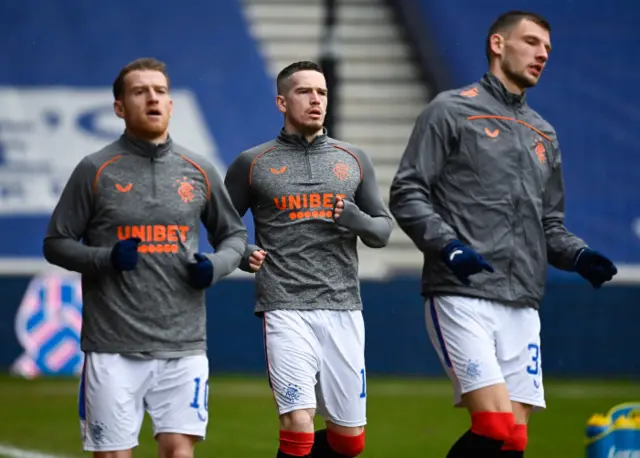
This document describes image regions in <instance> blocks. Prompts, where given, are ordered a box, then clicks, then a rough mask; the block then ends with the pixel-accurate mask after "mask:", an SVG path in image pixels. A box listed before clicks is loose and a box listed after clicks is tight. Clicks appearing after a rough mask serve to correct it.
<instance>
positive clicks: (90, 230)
mask: <svg viewBox="0 0 640 458" xmlns="http://www.w3.org/2000/svg"><path fill="white" fill-rule="evenodd" d="M114 96H115V99H116V101H115V111H116V114H117V115H118V116H119V117H121V118H123V119H124V122H125V126H126V131H125V133H124V134H123V135H122V137H121V138H120V139H119V140H117V141H115V142H113V143H111V144H110V145H108V146H106V147H105V148H103V149H102V150H101V151H98V152H96V153H93V154H90V155H88V156H86V157H85V158H84V159H83V160H82V161H81V162H80V163H79V164H78V166H77V167H76V169H75V170H74V171H73V173H72V175H71V177H70V178H69V181H68V183H67V185H66V187H65V189H64V191H63V193H62V196H61V197H60V201H59V203H58V205H57V206H56V208H55V210H54V212H53V215H52V216H51V221H50V224H49V229H48V231H47V235H46V238H45V240H44V255H45V257H46V259H47V260H48V261H49V262H51V263H52V264H56V265H58V266H61V267H63V268H65V269H68V270H71V271H75V272H79V273H81V274H82V292H83V311H82V312H83V313H82V315H83V323H82V336H81V346H82V350H83V351H84V352H85V362H84V368H83V376H82V380H81V387H80V402H79V406H80V411H79V415H80V421H81V424H82V431H83V437H82V440H83V444H84V449H85V450H90V451H93V452H95V453H98V454H100V453H103V452H113V456H114V457H116V458H117V457H123V458H124V457H127V456H130V451H131V449H132V448H134V447H135V446H136V445H137V444H138V432H139V431H140V426H141V424H142V419H143V415H144V411H145V409H146V410H147V412H148V413H149V414H150V416H151V419H152V421H153V427H154V434H155V436H156V439H157V441H158V446H159V456H164V457H168V456H177V455H179V456H184V457H188V456H192V455H193V444H194V442H195V441H196V440H198V439H202V438H204V436H205V433H206V428H207V421H208V414H207V412H206V407H207V400H206V396H207V393H208V389H207V386H208V380H209V365H208V360H207V355H206V350H207V345H206V324H205V323H206V317H205V290H206V288H208V287H209V286H210V285H211V284H213V283H215V282H217V281H219V280H220V279H222V278H223V277H225V276H226V275H228V274H230V273H231V272H232V271H233V270H235V269H236V267H238V265H239V264H240V261H241V258H242V255H243V253H244V251H245V249H246V245H247V232H246V229H245V227H244V225H243V224H242V220H241V219H240V216H239V215H238V213H237V212H236V210H235V209H234V207H233V204H232V203H231V200H230V198H229V196H228V194H227V192H226V188H225V186H224V184H223V182H222V177H221V176H220V174H219V173H218V172H217V171H216V169H215V168H214V166H213V165H212V164H211V162H210V161H209V160H207V159H206V158H204V157H202V156H198V155H195V154H193V153H191V152H189V151H187V150H185V149H184V148H182V147H180V146H179V145H176V144H175V143H174V142H173V141H172V140H171V138H170V137H169V135H168V131H167V129H168V123H169V118H170V115H171V109H172V102H171V98H170V96H169V83H168V78H167V76H166V69H165V66H164V64H163V63H161V62H158V61H156V60H154V59H140V60H137V61H134V62H132V63H131V64H129V65H127V66H126V67H125V68H124V69H123V70H122V71H121V73H120V75H119V76H118V78H117V79H116V81H115V83H114ZM201 222H202V223H203V224H204V226H205V228H206V230H207V232H208V234H209V240H210V242H211V245H212V246H213V247H214V248H215V253H213V254H204V253H200V252H198V240H199V236H198V233H199V229H200V223H201Z"/></svg>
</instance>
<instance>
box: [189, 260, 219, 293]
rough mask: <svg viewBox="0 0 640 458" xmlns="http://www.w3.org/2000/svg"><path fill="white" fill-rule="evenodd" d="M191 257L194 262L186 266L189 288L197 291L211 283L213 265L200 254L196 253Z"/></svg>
mask: <svg viewBox="0 0 640 458" xmlns="http://www.w3.org/2000/svg"><path fill="white" fill-rule="evenodd" d="M193 257H194V258H195V260H196V262H195V263H191V264H189V265H188V266H187V270H188V271H189V278H190V280H191V286H193V287H194V288H197V289H205V288H208V287H209V286H211V282H212V281H213V264H212V263H211V261H210V260H209V258H207V257H206V256H205V255H203V254H202V253H196V254H194V255H193Z"/></svg>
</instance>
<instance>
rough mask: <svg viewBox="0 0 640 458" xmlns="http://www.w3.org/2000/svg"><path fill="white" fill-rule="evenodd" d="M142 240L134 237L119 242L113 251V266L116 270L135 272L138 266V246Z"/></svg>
mask: <svg viewBox="0 0 640 458" xmlns="http://www.w3.org/2000/svg"><path fill="white" fill-rule="evenodd" d="M140 242H141V240H140V239H139V238H137V237H132V238H129V239H126V240H120V241H118V242H117V243H116V244H115V245H114V246H113V248H112V249H111V264H113V267H115V269H116V270H118V271H120V272H123V271H125V270H133V269H135V268H136V265H137V264H138V244H139V243H140Z"/></svg>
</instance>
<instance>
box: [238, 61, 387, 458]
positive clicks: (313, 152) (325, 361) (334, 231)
mask: <svg viewBox="0 0 640 458" xmlns="http://www.w3.org/2000/svg"><path fill="white" fill-rule="evenodd" d="M277 105H278V108H279V110H280V111H281V112H282V113H283V114H284V128H283V129H282V131H281V133H280V135H279V136H278V137H277V138H276V139H275V140H273V141H270V142H268V143H265V144H263V145H259V146H257V147H255V148H252V149H250V150H248V151H245V152H243V153H242V154H240V155H239V156H238V158H237V159H236V160H235V161H234V162H233V163H232V164H231V165H230V166H229V170H228V171H227V176H226V178H225V183H226V185H227V187H228V189H229V195H230V196H231V199H232V200H233V203H234V205H235V206H236V209H237V210H238V212H239V213H240V214H241V215H244V214H245V213H246V212H247V210H249V209H251V212H252V213H253V219H254V222H255V227H256V243H257V244H258V245H257V246H249V248H248V249H247V253H246V255H245V259H244V261H243V264H242V266H241V268H243V269H244V270H246V271H249V272H256V307H255V311H256V313H258V314H259V315H261V316H262V317H263V320H264V332H265V346H266V353H267V368H268V371H269V381H270V384H271V387H272V389H273V393H274V397H275V400H276V403H277V406H278V413H279V415H280V447H279V450H278V457H279V458H285V457H291V456H296V457H298V456H310V454H311V451H312V448H313V457H314V458H322V457H327V458H329V457H336V456H340V457H344V456H347V457H354V456H356V455H358V454H359V453H360V452H362V450H363V448H364V426H365V424H366V381H365V376H366V373H365V361H364V340H365V339H364V322H363V318H362V312H361V310H362V301H361V298H360V284H359V280H358V254H357V239H358V237H359V238H360V239H361V240H362V241H363V243H365V244H366V245H368V246H370V247H375V248H381V247H383V246H385V245H386V244H387V241H388V240H389V235H390V234H391V229H392V227H393V224H392V222H393V220H392V217H391V214H390V213H389V211H388V210H387V208H386V206H385V204H384V202H383V200H382V198H381V196H380V192H379V188H378V184H377V182H376V177H375V172H374V168H373V165H372V163H371V160H370V159H369V157H368V156H367V154H365V152H364V151H362V150H361V149H360V148H358V147H357V146H355V145H351V144H348V143H344V142H340V141H337V140H334V139H332V138H330V137H328V136H327V133H326V131H324V130H323V127H322V126H323V122H324V116H325V113H326V111H325V110H326V106H327V87H326V82H325V78H324V75H323V74H322V71H321V69H320V68H319V67H318V66H317V65H316V64H314V63H312V62H298V63H294V64H292V65H290V66H288V67H287V68H285V69H283V70H282V72H281V73H280V75H279V76H278V97H277ZM316 393H317V394H318V398H316ZM316 407H317V408H318V413H319V414H321V415H322V416H323V417H324V418H325V420H326V424H327V429H326V430H321V431H318V432H316V433H315V434H314V427H313V418H314V415H315V411H316ZM336 453H337V454H336Z"/></svg>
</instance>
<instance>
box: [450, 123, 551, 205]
mask: <svg viewBox="0 0 640 458" xmlns="http://www.w3.org/2000/svg"><path fill="white" fill-rule="evenodd" d="M459 152H460V155H459V156H458V157H457V158H456V160H457V161H459V162H460V164H458V165H460V166H461V169H462V170H465V169H468V170H473V171H474V175H475V177H474V178H476V179H479V180H480V181H481V182H482V183H484V184H486V185H494V184H495V185H498V184H503V185H504V184H505V183H509V182H517V183H520V184H525V185H526V186H527V188H528V189H529V190H531V191H534V192H536V193H542V192H543V191H544V188H545V184H546V182H547V180H548V178H549V177H550V175H551V171H552V163H553V154H554V145H553V140H552V138H551V137H550V136H549V135H548V134H545V133H544V132H542V130H541V129H540V128H539V127H536V126H533V125H531V124H530V123H528V122H526V121H524V120H522V119H519V118H518V117H517V116H514V115H507V116H494V115H491V116H490V115H477V114H471V115H469V116H467V117H466V119H464V120H463V121H462V123H461V125H460V126H459ZM495 189H503V186H496V187H495Z"/></svg>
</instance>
